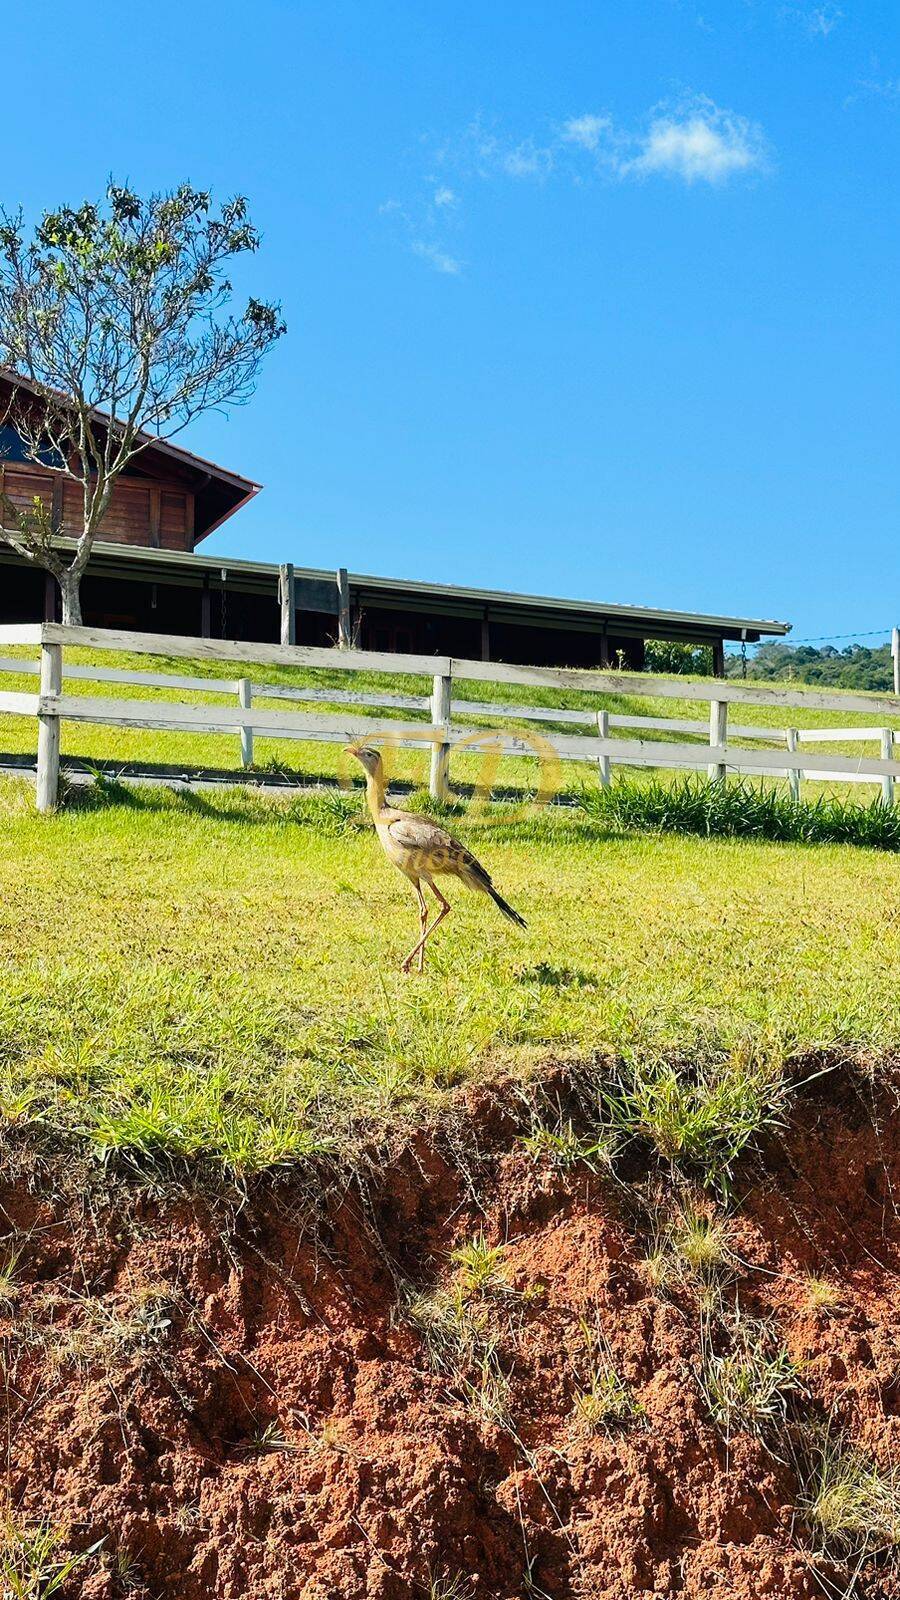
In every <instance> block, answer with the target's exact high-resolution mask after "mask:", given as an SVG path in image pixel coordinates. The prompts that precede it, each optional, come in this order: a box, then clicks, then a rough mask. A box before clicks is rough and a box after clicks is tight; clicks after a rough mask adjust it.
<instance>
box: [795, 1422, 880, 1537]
mask: <svg viewBox="0 0 900 1600" xmlns="http://www.w3.org/2000/svg"><path fill="white" fill-rule="evenodd" d="M801 1457H802V1459H801V1461H800V1463H799V1476H800V1479H801V1484H802V1492H801V1497H800V1511H801V1513H802V1515H803V1516H804V1518H805V1520H806V1522H807V1524H808V1526H809V1528H810V1530H811V1532H812V1534H813V1537H814V1538H816V1539H817V1540H818V1542H819V1544H820V1545H821V1548H822V1549H823V1551H824V1552H825V1553H826V1554H828V1555H831V1556H836V1557H843V1558H849V1557H852V1556H862V1555H874V1554H877V1553H879V1552H884V1551H890V1552H891V1553H892V1555H893V1556H894V1558H895V1559H896V1556H897V1552H898V1547H900V1469H898V1468H896V1467H890V1468H887V1469H882V1468H881V1467H879V1466H878V1464H877V1463H876V1462H875V1461H874V1460H873V1459H872V1458H871V1457H870V1456H868V1455H866V1454H865V1452H864V1451H862V1450H861V1449H860V1448H859V1446H858V1445H856V1444H855V1443H854V1442H853V1441H852V1440H849V1439H846V1438H844V1437H843V1436H842V1435H840V1434H838V1433H836V1432H835V1431H834V1430H833V1429H832V1428H829V1427H827V1426H826V1427H818V1428H815V1427H814V1428H812V1429H810V1430H809V1431H808V1433H807V1436H806V1437H805V1439H803V1441H802V1445H801Z"/></svg>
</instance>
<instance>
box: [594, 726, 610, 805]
mask: <svg viewBox="0 0 900 1600" xmlns="http://www.w3.org/2000/svg"><path fill="white" fill-rule="evenodd" d="M597 738H598V739H608V738H609V712H608V711H598V712H597ZM597 766H598V768H599V772H600V787H601V789H608V788H609V783H610V766H611V762H610V759H609V756H607V755H604V754H603V751H602V750H601V752H600V756H599V759H598V762H597Z"/></svg>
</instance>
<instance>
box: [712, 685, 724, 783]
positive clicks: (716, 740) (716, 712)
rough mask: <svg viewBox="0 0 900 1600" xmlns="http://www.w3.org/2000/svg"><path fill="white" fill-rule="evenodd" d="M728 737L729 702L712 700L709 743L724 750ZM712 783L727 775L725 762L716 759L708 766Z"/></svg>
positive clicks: (714, 747)
mask: <svg viewBox="0 0 900 1600" xmlns="http://www.w3.org/2000/svg"><path fill="white" fill-rule="evenodd" d="M727 739H728V702H727V701H726V700H711V701H710V703H709V743H710V747H711V748H712V749H716V748H717V747H718V748H719V749H722V750H724V747H725V744H726V741H727ZM707 777H708V778H709V781H710V783H720V782H721V781H722V779H723V778H724V777H725V762H724V761H723V760H715V761H711V762H710V763H709V766H708V767H707Z"/></svg>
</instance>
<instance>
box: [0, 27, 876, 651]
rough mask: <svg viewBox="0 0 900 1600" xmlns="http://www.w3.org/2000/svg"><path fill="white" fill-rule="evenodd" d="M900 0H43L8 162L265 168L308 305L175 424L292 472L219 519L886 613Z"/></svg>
mask: <svg viewBox="0 0 900 1600" xmlns="http://www.w3.org/2000/svg"><path fill="white" fill-rule="evenodd" d="M898 17H900V12H898V8H897V7H896V5H895V4H890V3H887V0H865V4H863V0H840V3H835V0H709V3H706V0H697V3H696V4H695V3H694V0H604V3H603V4H602V5H601V4H598V3H597V0H582V3H574V0H516V3H515V4H512V3H511V0H500V3H498V4H495V5H485V4H484V3H483V0H481V3H479V4H475V3H472V0H453V3H452V4H451V3H449V0H447V3H437V0H420V3H418V4H416V3H412V0H365V3H364V0H322V3H318V4H300V3H274V0H256V3H255V4H254V6H253V7H244V6H241V7H238V6H233V7H229V6H227V5H223V4H221V3H217V4H210V3H207V0H190V3H189V4H184V3H183V0H182V3H181V4H178V5H176V4H173V3H171V0H156V3H155V4H154V5H153V6H152V7H147V8H129V9H128V11H127V12H123V10H122V8H121V6H120V5H119V4H118V3H116V4H112V3H110V0H96V3H95V4H94V5H93V6H92V7H90V8H89V9H88V11H87V12H86V13H85V14H84V15H83V16H81V17H80V18H79V22H78V28H77V30H76V29H75V28H74V27H73V23H72V12H71V8H70V7H69V6H66V7H65V8H64V7H63V6H62V5H61V4H57V3H53V4H49V3H41V0H35V3H34V4H33V5H32V7H31V8H29V26H28V28H27V29H23V30H22V31H20V32H19V33H18V34H17V37H16V48H15V56H16V70H15V71H14V72H11V73H8V74H7V75H6V80H5V86H4V99H5V107H6V118H5V122H6V127H7V130H8V135H7V162H6V166H5V178H4V181H3V198H4V200H5V202H6V204H7V205H8V206H12V205H17V204H19V203H22V204H24V206H25V208H26V211H27V212H28V213H29V214H33V213H34V212H36V211H37V210H38V209H40V208H42V207H43V206H45V205H51V204H56V203H58V202H60V201H63V200H65V201H69V202H73V203H74V202H76V201H78V200H80V199H82V198H84V197H86V196H95V195H97V194H99V193H100V192H101V191H102V188H103V185H104V182H105V179H106V176H107V173H108V172H110V171H112V172H113V173H114V174H115V175H116V177H117V178H119V179H127V180H129V181H130V182H131V183H133V184H134V185H136V186H138V187H140V188H144V189H146V188H154V187H168V186H171V185H172V184H174V183H176V182H178V181H179V180H181V179H183V178H187V179H190V180H191V181H193V182H194V183H196V184H198V185H201V186H212V188H213V189H214V190H215V191H216V193H217V194H219V195H221V196H224V195H225V194H227V193H231V192H234V191H235V190H240V191H243V192H244V193H246V194H247V195H248V196H249V197H250V199H251V203H252V210H253V215H254V218H255V220H256V221H257V222H258V223H259V225H260V226H261V228H262V230H263V233H264V236H265V237H264V244H263V249H262V251H261V253H260V255H259V256H258V257H257V258H256V259H255V260H254V261H253V262H252V264H251V266H250V269H249V271H248V272H247V273H246V274H244V275H242V280H241V282H242V287H245V288H252V289H253V291H254V292H258V293H260V294H265V295H267V296H270V297H272V296H274V297H276V298H280V299H281V301H282V303H283V307H284V311H285V315H286V318H287V321H288V325H289V334H288V337H287V339H286V340H284V341H283V342H282V344H281V346H280V347H279V348H278V349H277V350H276V352H275V353H274V354H273V356H272V357H271V358H270V360H269V363H268V365H267V367H266V368H265V370H264V371H263V373H262V376H261V379H260V383H259V387H258V392H257V394H256V396H255V398H254V400H253V401H252V402H251V404H250V405H249V407H247V408H245V409H241V410H238V411H236V412H234V413H233V414H232V416H231V417H230V418H229V419H224V418H220V417H211V418H208V419H205V420H204V421H202V422H199V423H197V424H196V425H194V427H193V428H192V429H191V431H190V433H189V434H188V435H185V436H184V439H183V442H184V443H185V444H187V445H189V446H190V447H191V448H193V449H195V450H197V451H198V452H199V453H201V454H206V455H211V456H212V457H214V458H215V459H217V460H219V461H221V462H223V464H226V465H228V466H231V467H233V468H234V469H235V470H238V471H242V472H245V473H246V474H247V475H249V476H252V477H256V478H258V479H259V480H260V481H261V482H262V483H264V484H265V486H266V487H265V492H264V493H263V494H262V495H261V496H259V498H258V500H257V501H256V502H255V504H254V505H253V506H252V507H250V508H248V509H247V510H245V511H244V512H242V513H241V514H240V515H239V516H238V517H237V518H235V520H234V522H233V524H231V525H230V526H228V527H226V528H225V529H223V530H221V531H220V532H219V533H218V534H215V535H213V538H212V540H211V541H210V542H209V546H208V548H209V549H210V550H211V551H217V552H221V553H222V554H223V555H233V556H247V557H255V558H258V559H263V560H278V559H281V560H285V559H292V560H293V561H295V562H296V563H297V564H298V565H305V566H324V567H333V566H335V565H338V564H340V565H344V566H347V567H349V568H351V570H357V571H364V572H365V571H367V572H380V573H386V574H391V575H399V576H406V577H416V578H425V579H433V580H435V581H439V582H454V581H459V582H464V583H470V584H478V585H483V586H485V587H497V588H513V589H517V590H522V591H534V592H539V593H554V594H564V595H577V596H584V597H589V598H594V599H607V600H613V601H617V602H625V603H629V602H630V603H638V604H640V603H647V604H653V605H660V606H671V607H673V608H678V609H697V610H708V611H726V612H742V613H744V614H751V615H758V616H767V617H784V618H787V619H789V620H791V621H793V622H794V624H795V630H794V631H795V636H796V637H798V638H806V637H809V636H818V635H826V634H845V633H860V634H861V633H863V632H866V631H868V630H870V629H876V628H888V627H889V626H890V625H891V623H893V622H895V621H897V620H900V585H898V583H897V576H898V565H900V561H898V550H900V517H898V511H900V492H898V491H900V449H898V446H900V395H898V295H900V274H898V207H897V197H898V185H897V176H898V154H900V22H898ZM9 130H13V133H14V137H10V133H9Z"/></svg>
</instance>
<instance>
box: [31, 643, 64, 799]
mask: <svg viewBox="0 0 900 1600" xmlns="http://www.w3.org/2000/svg"><path fill="white" fill-rule="evenodd" d="M59 694H62V645H61V644H42V645H41V703H43V700H44V697H45V695H54V696H56V695H59ZM58 800H59V712H58V711H45V710H43V709H42V710H40V711H39V712H38V748H37V808H38V811H43V812H47V811H55V810H56V806H57V802H58Z"/></svg>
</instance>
